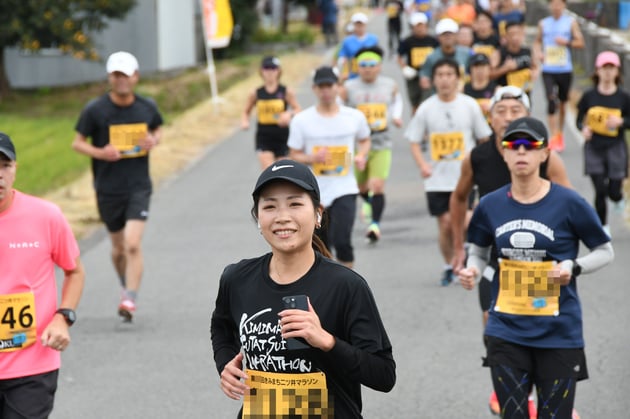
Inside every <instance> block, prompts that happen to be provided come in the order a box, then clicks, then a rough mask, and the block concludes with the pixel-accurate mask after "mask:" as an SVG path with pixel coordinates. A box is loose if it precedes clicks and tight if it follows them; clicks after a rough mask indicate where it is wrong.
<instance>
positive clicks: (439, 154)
mask: <svg viewBox="0 0 630 419" xmlns="http://www.w3.org/2000/svg"><path fill="white" fill-rule="evenodd" d="M429 140H430V142H431V159H432V160H434V161H444V160H462V159H463V158H464V154H465V151H466V148H465V147H464V133H463V132H444V133H437V132H434V133H432V134H431V136H430V138H429Z"/></svg>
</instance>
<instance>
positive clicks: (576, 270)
mask: <svg viewBox="0 0 630 419" xmlns="http://www.w3.org/2000/svg"><path fill="white" fill-rule="evenodd" d="M581 273H582V267H581V266H580V265H579V264H578V263H577V260H574V261H573V270H572V271H571V275H573V276H575V277H577V276H579V275H580V274H581Z"/></svg>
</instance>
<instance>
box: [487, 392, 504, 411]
mask: <svg viewBox="0 0 630 419" xmlns="http://www.w3.org/2000/svg"><path fill="white" fill-rule="evenodd" d="M488 407H489V408H490V413H492V414H493V415H496V416H499V415H500V414H501V406H499V399H498V398H497V393H496V392H494V391H493V392H492V393H491V394H490V400H488Z"/></svg>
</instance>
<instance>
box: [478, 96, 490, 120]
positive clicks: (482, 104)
mask: <svg viewBox="0 0 630 419" xmlns="http://www.w3.org/2000/svg"><path fill="white" fill-rule="evenodd" d="M475 100H476V101H477V103H478V104H479V108H481V113H483V116H484V117H485V118H486V119H488V117H489V116H490V99H486V98H481V99H475Z"/></svg>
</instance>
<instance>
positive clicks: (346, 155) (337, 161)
mask: <svg viewBox="0 0 630 419" xmlns="http://www.w3.org/2000/svg"><path fill="white" fill-rule="evenodd" d="M322 148H325V149H327V150H328V158H327V159H326V161H325V162H323V163H313V173H315V176H345V175H347V174H348V170H349V168H350V164H352V161H351V159H352V155H351V154H350V150H348V146H345V145H343V146H315V147H313V154H317V153H318V152H319V150H321V149H322Z"/></svg>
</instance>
